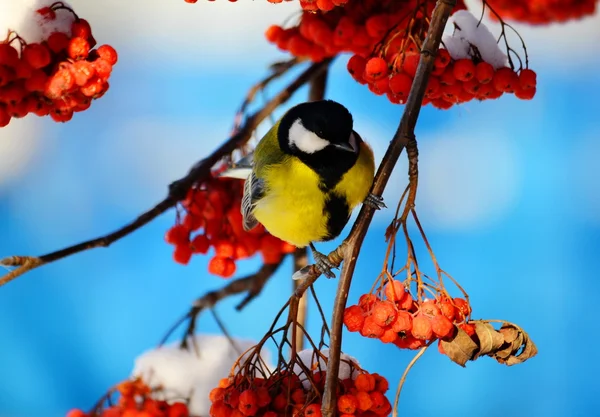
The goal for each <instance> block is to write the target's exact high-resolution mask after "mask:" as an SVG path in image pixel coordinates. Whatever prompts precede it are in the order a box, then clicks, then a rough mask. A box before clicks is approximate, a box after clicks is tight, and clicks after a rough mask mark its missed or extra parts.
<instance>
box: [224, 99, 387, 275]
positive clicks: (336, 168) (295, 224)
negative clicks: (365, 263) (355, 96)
mask: <svg viewBox="0 0 600 417" xmlns="http://www.w3.org/2000/svg"><path fill="white" fill-rule="evenodd" d="M374 173H375V160H374V157H373V151H372V150H371V148H370V147H369V145H367V144H366V143H365V142H364V141H363V140H362V138H361V137H360V135H359V134H358V133H357V132H356V131H354V129H353V119H352V115H351V114H350V112H349V111H348V109H346V107H344V106H343V105H342V104H340V103H337V102H335V101H332V100H321V101H312V102H306V103H301V104H298V105H296V106H294V107H292V108H290V109H289V110H288V111H287V112H286V113H285V114H284V115H283V117H282V118H281V119H280V120H279V121H278V122H277V123H275V125H274V126H273V127H272V128H271V129H270V130H269V131H268V132H267V133H266V134H265V136H264V137H263V138H262V139H261V140H260V142H259V143H258V145H257V146H256V148H255V150H254V152H252V153H251V154H250V155H248V156H247V157H245V158H243V159H242V160H241V161H239V162H238V163H237V164H235V165H234V166H233V167H232V168H231V169H229V170H227V171H225V172H224V173H222V174H221V175H222V176H225V177H236V178H243V179H245V180H246V182H245V184H244V195H243V198H242V207H241V210H242V216H243V225H244V229H246V230H250V229H252V228H254V227H255V226H256V225H257V224H258V223H261V224H262V225H263V226H264V227H265V229H266V230H267V231H269V233H271V234H272V235H273V236H276V237H278V238H279V239H281V240H284V241H286V242H288V243H291V244H293V245H295V246H297V247H305V246H307V245H310V247H311V249H312V251H313V256H314V258H315V261H316V265H317V268H318V269H319V270H320V271H321V272H322V273H324V274H325V275H327V276H329V277H334V276H335V275H334V274H333V273H332V272H331V268H332V267H333V265H332V264H331V263H330V262H329V259H328V258H327V257H326V256H325V255H323V254H321V253H320V252H318V251H317V250H316V249H315V247H314V245H313V242H324V241H329V240H332V239H334V238H336V237H338V236H339V235H340V233H341V232H342V229H343V228H344V227H345V226H346V224H347V223H348V220H349V219H350V215H351V213H352V210H353V209H354V208H355V207H356V206H357V205H359V204H360V203H365V204H369V205H371V206H373V207H375V208H377V209H379V208H381V207H385V205H384V204H383V200H382V199H381V197H377V196H374V195H372V194H370V193H369V190H370V189H371V185H372V183H373V176H374Z"/></svg>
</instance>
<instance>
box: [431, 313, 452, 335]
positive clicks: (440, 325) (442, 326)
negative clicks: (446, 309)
mask: <svg viewBox="0 0 600 417" xmlns="http://www.w3.org/2000/svg"><path fill="white" fill-rule="evenodd" d="M454 329H455V327H454V325H453V324H452V322H451V321H450V320H448V318H447V317H446V316H444V315H441V314H440V315H439V316H435V317H433V318H432V319H431V330H432V331H433V334H435V335H436V336H437V337H439V338H440V339H446V338H449V337H452V335H453V334H454Z"/></svg>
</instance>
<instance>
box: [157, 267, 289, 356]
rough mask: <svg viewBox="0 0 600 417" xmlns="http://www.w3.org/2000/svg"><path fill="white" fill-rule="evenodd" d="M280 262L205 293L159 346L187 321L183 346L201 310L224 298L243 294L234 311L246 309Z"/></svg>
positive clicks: (191, 333) (193, 328)
mask: <svg viewBox="0 0 600 417" xmlns="http://www.w3.org/2000/svg"><path fill="white" fill-rule="evenodd" d="M282 262H283V259H282V260H281V261H280V262H279V263H277V264H264V265H263V266H262V267H261V268H260V269H259V270H258V271H256V273H255V274H252V275H248V276H246V277H243V278H238V279H235V280H233V281H231V282H229V283H228V284H227V285H225V286H224V287H222V288H219V289H218V290H215V291H210V292H207V293H206V294H204V295H203V296H202V297H200V298H198V299H196V301H194V302H193V303H192V307H191V308H190V310H189V311H188V312H187V313H186V314H185V316H183V317H182V318H181V319H179V320H178V321H177V322H176V323H175V324H174V325H173V326H172V327H171V329H169V331H168V332H167V334H166V335H165V336H164V337H163V339H162V340H161V341H160V343H159V346H160V345H163V344H164V343H165V342H166V341H167V340H168V339H169V337H170V336H171V335H172V334H173V332H174V331H175V330H176V329H177V328H178V327H179V326H180V325H181V324H182V323H183V322H184V321H186V320H188V319H189V322H188V326H187V329H186V333H185V337H184V339H183V340H184V343H183V344H185V340H186V338H187V337H188V336H191V335H193V334H194V331H195V329H196V320H197V318H198V315H199V314H200V313H201V312H202V311H203V310H205V309H207V308H213V307H214V306H215V305H216V304H217V303H218V302H219V301H221V300H223V299H224V298H227V297H230V296H232V295H237V294H241V293H243V292H245V293H246V296H245V297H244V299H243V300H242V301H241V302H240V303H239V304H238V305H237V306H236V307H235V308H236V310H238V311H240V310H242V309H243V308H244V307H246V305H248V303H249V302H250V301H252V300H253V299H255V298H256V297H257V296H258V295H259V294H260V293H261V291H262V289H263V288H264V286H265V284H266V283H267V281H268V280H269V278H271V277H272V276H273V275H274V274H275V272H277V270H278V269H279V267H280V266H281V264H282Z"/></svg>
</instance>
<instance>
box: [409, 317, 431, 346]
mask: <svg viewBox="0 0 600 417" xmlns="http://www.w3.org/2000/svg"><path fill="white" fill-rule="evenodd" d="M411 333H412V335H413V336H414V337H415V338H416V339H421V340H429V339H431V338H432V337H433V330H432V328H431V320H430V319H429V318H428V317H426V316H424V315H422V314H417V316H416V317H415V318H414V319H413V323H412V330H411Z"/></svg>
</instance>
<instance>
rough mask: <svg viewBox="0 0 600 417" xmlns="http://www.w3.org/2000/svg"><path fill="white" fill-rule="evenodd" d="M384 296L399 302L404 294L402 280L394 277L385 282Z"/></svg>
mask: <svg viewBox="0 0 600 417" xmlns="http://www.w3.org/2000/svg"><path fill="white" fill-rule="evenodd" d="M384 293H385V298H387V299H388V300H389V301H392V302H400V301H402V299H403V298H404V297H405V296H406V291H405V290H404V285H403V284H402V281H398V280H396V279H394V280H391V281H389V282H388V283H387V285H386V286H385V288H384Z"/></svg>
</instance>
